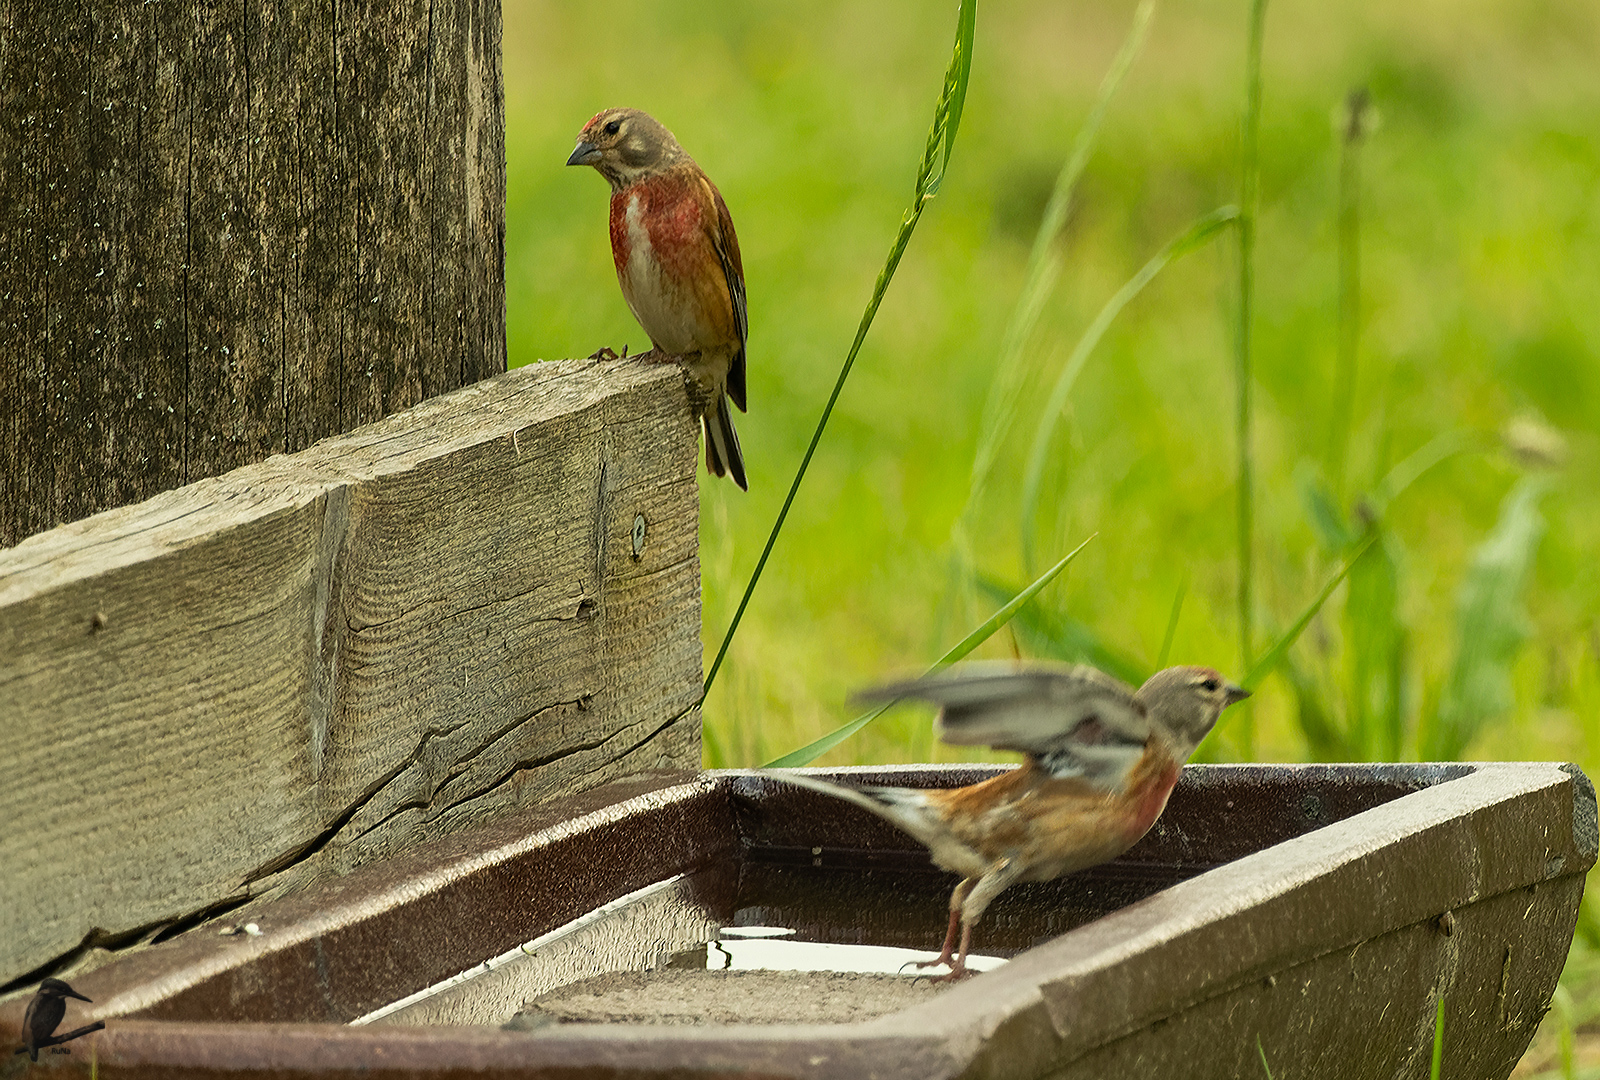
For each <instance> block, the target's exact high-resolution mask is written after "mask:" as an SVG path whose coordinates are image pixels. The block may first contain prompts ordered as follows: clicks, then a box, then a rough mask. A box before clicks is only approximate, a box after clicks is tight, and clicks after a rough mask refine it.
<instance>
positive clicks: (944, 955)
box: [913, 907, 961, 968]
mask: <svg viewBox="0 0 1600 1080" xmlns="http://www.w3.org/2000/svg"><path fill="white" fill-rule="evenodd" d="M960 922H961V909H960V908H959V907H953V908H951V909H950V929H948V930H946V931H945V934H944V948H943V949H941V950H939V955H938V956H937V957H935V958H934V959H932V960H918V961H915V963H914V965H913V966H915V967H919V968H925V967H938V966H939V965H940V964H947V965H949V966H950V967H954V966H955V960H954V952H955V947H956V927H957V926H958V925H959V924H960Z"/></svg>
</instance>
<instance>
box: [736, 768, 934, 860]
mask: <svg viewBox="0 0 1600 1080" xmlns="http://www.w3.org/2000/svg"><path fill="white" fill-rule="evenodd" d="M760 772H761V775H762V776H769V777H771V778H772V779H774V780H781V781H782V782H783V783H785V784H793V785H795V786H796V787H803V788H809V789H810V790H812V791H820V792H822V794H824V795H832V796H833V797H834V798H836V799H843V800H844V801H845V802H848V803H854V804H855V805H857V806H859V807H861V808H862V809H864V810H870V811H872V813H874V814H876V815H878V816H879V817H881V818H883V819H884V820H885V821H887V822H889V823H890V824H891V825H894V826H897V827H898V828H900V829H902V830H904V831H905V832H907V833H909V834H910V835H911V836H912V837H913V838H915V839H917V840H920V841H921V842H922V843H923V844H924V845H925V846H927V847H930V848H931V847H933V845H934V841H935V840H936V839H937V838H938V836H939V830H938V829H937V827H935V825H934V823H933V822H932V821H930V820H929V819H928V817H927V811H926V809H925V793H924V792H921V791H918V790H916V789H915V788H897V787H866V788H853V787H847V786H845V785H844V784H836V783H834V782H833V781H831V780H823V779H821V778H819V777H815V776H807V775H805V774H803V773H798V772H795V771H793V770H792V769H762V770H760Z"/></svg>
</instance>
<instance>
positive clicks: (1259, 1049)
mask: <svg viewBox="0 0 1600 1080" xmlns="http://www.w3.org/2000/svg"><path fill="white" fill-rule="evenodd" d="M1256 1053H1257V1054H1259V1055H1260V1056H1261V1071H1262V1072H1264V1073H1266V1074H1267V1080H1272V1066H1271V1065H1268V1064H1267V1051H1266V1049H1265V1048H1264V1047H1263V1046H1262V1045H1261V1036H1260V1035H1257V1036H1256Z"/></svg>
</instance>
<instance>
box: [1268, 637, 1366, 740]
mask: <svg viewBox="0 0 1600 1080" xmlns="http://www.w3.org/2000/svg"><path fill="white" fill-rule="evenodd" d="M1281 671H1282V672H1283V677H1284V680H1285V681H1286V682H1288V684H1289V688H1290V689H1291V690H1293V691H1294V701H1295V722H1296V723H1298V724H1299V725H1300V734H1301V735H1302V736H1304V738H1305V740H1306V745H1307V746H1309V747H1310V748H1311V755H1312V757H1313V758H1315V759H1316V760H1318V761H1348V760H1349V759H1350V758H1351V757H1353V756H1354V755H1353V754H1352V752H1351V750H1350V743H1349V741H1348V740H1347V739H1346V738H1345V736H1344V733H1343V732H1341V731H1340V730H1339V727H1338V725H1336V724H1335V723H1334V721H1333V717H1332V716H1330V715H1329V714H1328V705H1327V702H1328V696H1329V695H1328V694H1327V693H1325V692H1324V689H1323V687H1322V686H1320V685H1319V684H1318V683H1317V680H1316V679H1315V678H1314V677H1312V675H1311V674H1310V673H1309V672H1307V671H1305V670H1304V669H1303V668H1301V667H1300V665H1299V664H1296V663H1295V662H1294V657H1293V656H1292V655H1286V656H1285V657H1284V661H1283V665H1282V667H1281Z"/></svg>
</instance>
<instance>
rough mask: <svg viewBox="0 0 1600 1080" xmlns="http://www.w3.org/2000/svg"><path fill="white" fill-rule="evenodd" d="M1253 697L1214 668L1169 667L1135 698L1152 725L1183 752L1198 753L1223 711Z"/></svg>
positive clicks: (1183, 756)
mask: <svg viewBox="0 0 1600 1080" xmlns="http://www.w3.org/2000/svg"><path fill="white" fill-rule="evenodd" d="M1249 696H1250V691H1248V690H1246V689H1245V688H1244V687H1242V686H1237V685H1235V684H1233V683H1231V682H1229V681H1228V680H1227V679H1224V678H1223V677H1222V676H1221V675H1220V674H1218V673H1217V672H1216V671H1214V670H1212V669H1211V668H1207V667H1169V668H1166V669H1164V670H1162V671H1158V672H1156V673H1155V674H1154V675H1152V676H1150V678H1148V679H1147V680H1145V684H1144V685H1143V686H1141V687H1139V690H1138V692H1137V693H1136V694H1134V695H1133V698H1134V700H1135V701H1136V702H1138V703H1139V704H1140V705H1142V706H1144V709H1145V715H1146V716H1148V717H1149V718H1150V722H1151V723H1152V724H1154V725H1156V726H1157V727H1159V728H1161V729H1163V730H1164V731H1165V732H1166V733H1167V734H1168V736H1169V737H1170V738H1171V739H1172V741H1173V743H1174V744H1175V746H1176V749H1177V750H1178V751H1179V752H1180V753H1179V757H1180V760H1183V759H1187V758H1188V756H1189V755H1190V754H1192V753H1194V750H1195V747H1197V746H1199V745H1200V740H1202V739H1204V738H1205V737H1206V735H1207V734H1209V733H1210V731H1211V729H1212V728H1213V727H1215V726H1216V723H1217V718H1218V717H1219V716H1221V715H1222V710H1223V709H1226V708H1227V707H1228V706H1229V705H1232V704H1234V703H1235V702H1240V701H1243V700H1244V699H1245V698H1247V697H1249Z"/></svg>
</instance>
